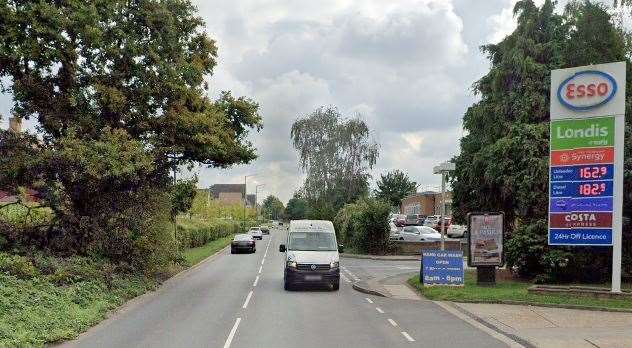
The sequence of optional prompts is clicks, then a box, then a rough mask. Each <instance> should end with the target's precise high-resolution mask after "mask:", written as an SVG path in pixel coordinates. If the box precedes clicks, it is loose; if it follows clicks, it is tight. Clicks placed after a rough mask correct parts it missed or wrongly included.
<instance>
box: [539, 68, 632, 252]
mask: <svg viewBox="0 0 632 348" xmlns="http://www.w3.org/2000/svg"><path fill="white" fill-rule="evenodd" d="M624 113H625V63H624V62H618V63H609V64H600V65H593V66H584V67H577V68H571V69H559V70H553V71H552V72H551V133H550V167H549V236H548V237H549V238H548V239H549V244H550V245H612V244H613V230H615V231H617V228H616V226H615V225H616V224H619V226H620V223H621V210H622V185H623V137H624V135H623V134H624ZM618 231H619V232H618V233H620V227H619V228H618Z"/></svg>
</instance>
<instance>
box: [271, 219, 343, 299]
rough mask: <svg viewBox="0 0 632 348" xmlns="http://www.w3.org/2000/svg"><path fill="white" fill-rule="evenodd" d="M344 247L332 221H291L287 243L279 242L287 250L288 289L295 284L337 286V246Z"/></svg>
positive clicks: (285, 276) (286, 279)
mask: <svg viewBox="0 0 632 348" xmlns="http://www.w3.org/2000/svg"><path fill="white" fill-rule="evenodd" d="M342 248H343V247H342V245H338V244H337V242H336V232H335V231H334V224H333V223H331V221H324V220H292V221H290V227H289V230H288V233H287V241H286V244H281V245H279V251H280V252H282V253H285V258H284V260H285V267H284V268H285V270H284V272H283V281H284V288H285V290H290V289H291V288H292V287H293V286H294V285H327V286H329V287H330V288H331V289H332V290H338V288H339V286H340V264H339V262H340V261H339V257H338V250H340V252H343V250H342Z"/></svg>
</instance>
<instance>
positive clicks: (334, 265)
mask: <svg viewBox="0 0 632 348" xmlns="http://www.w3.org/2000/svg"><path fill="white" fill-rule="evenodd" d="M338 266H340V262H338V261H332V262H331V263H330V264H329V268H331V269H334V268H338Z"/></svg>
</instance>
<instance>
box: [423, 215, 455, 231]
mask: <svg viewBox="0 0 632 348" xmlns="http://www.w3.org/2000/svg"><path fill="white" fill-rule="evenodd" d="M444 221H445V228H446V231H447V229H448V227H450V222H451V221H452V219H451V218H449V217H445V218H444ZM423 226H427V227H431V228H434V229H435V230H437V231H441V215H430V216H428V217H427V218H426V220H424V223H423Z"/></svg>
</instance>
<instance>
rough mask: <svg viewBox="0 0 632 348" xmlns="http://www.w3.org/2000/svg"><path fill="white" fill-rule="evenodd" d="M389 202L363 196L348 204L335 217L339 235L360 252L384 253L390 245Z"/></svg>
mask: <svg viewBox="0 0 632 348" xmlns="http://www.w3.org/2000/svg"><path fill="white" fill-rule="evenodd" d="M389 213H390V206H389V204H388V203H386V202H384V201H381V200H378V199H375V198H361V199H359V200H358V201H356V202H355V203H351V204H346V205H345V206H344V207H343V208H342V209H340V210H339V211H338V214H336V217H335V218H334V224H335V227H336V233H337V237H338V238H339V239H340V240H341V241H343V242H344V243H347V244H350V245H349V246H350V247H351V248H353V249H354V250H357V251H358V252H360V253H368V254H378V255H380V254H384V253H385V252H386V249H387V247H388V237H389V227H388V215H389Z"/></svg>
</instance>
